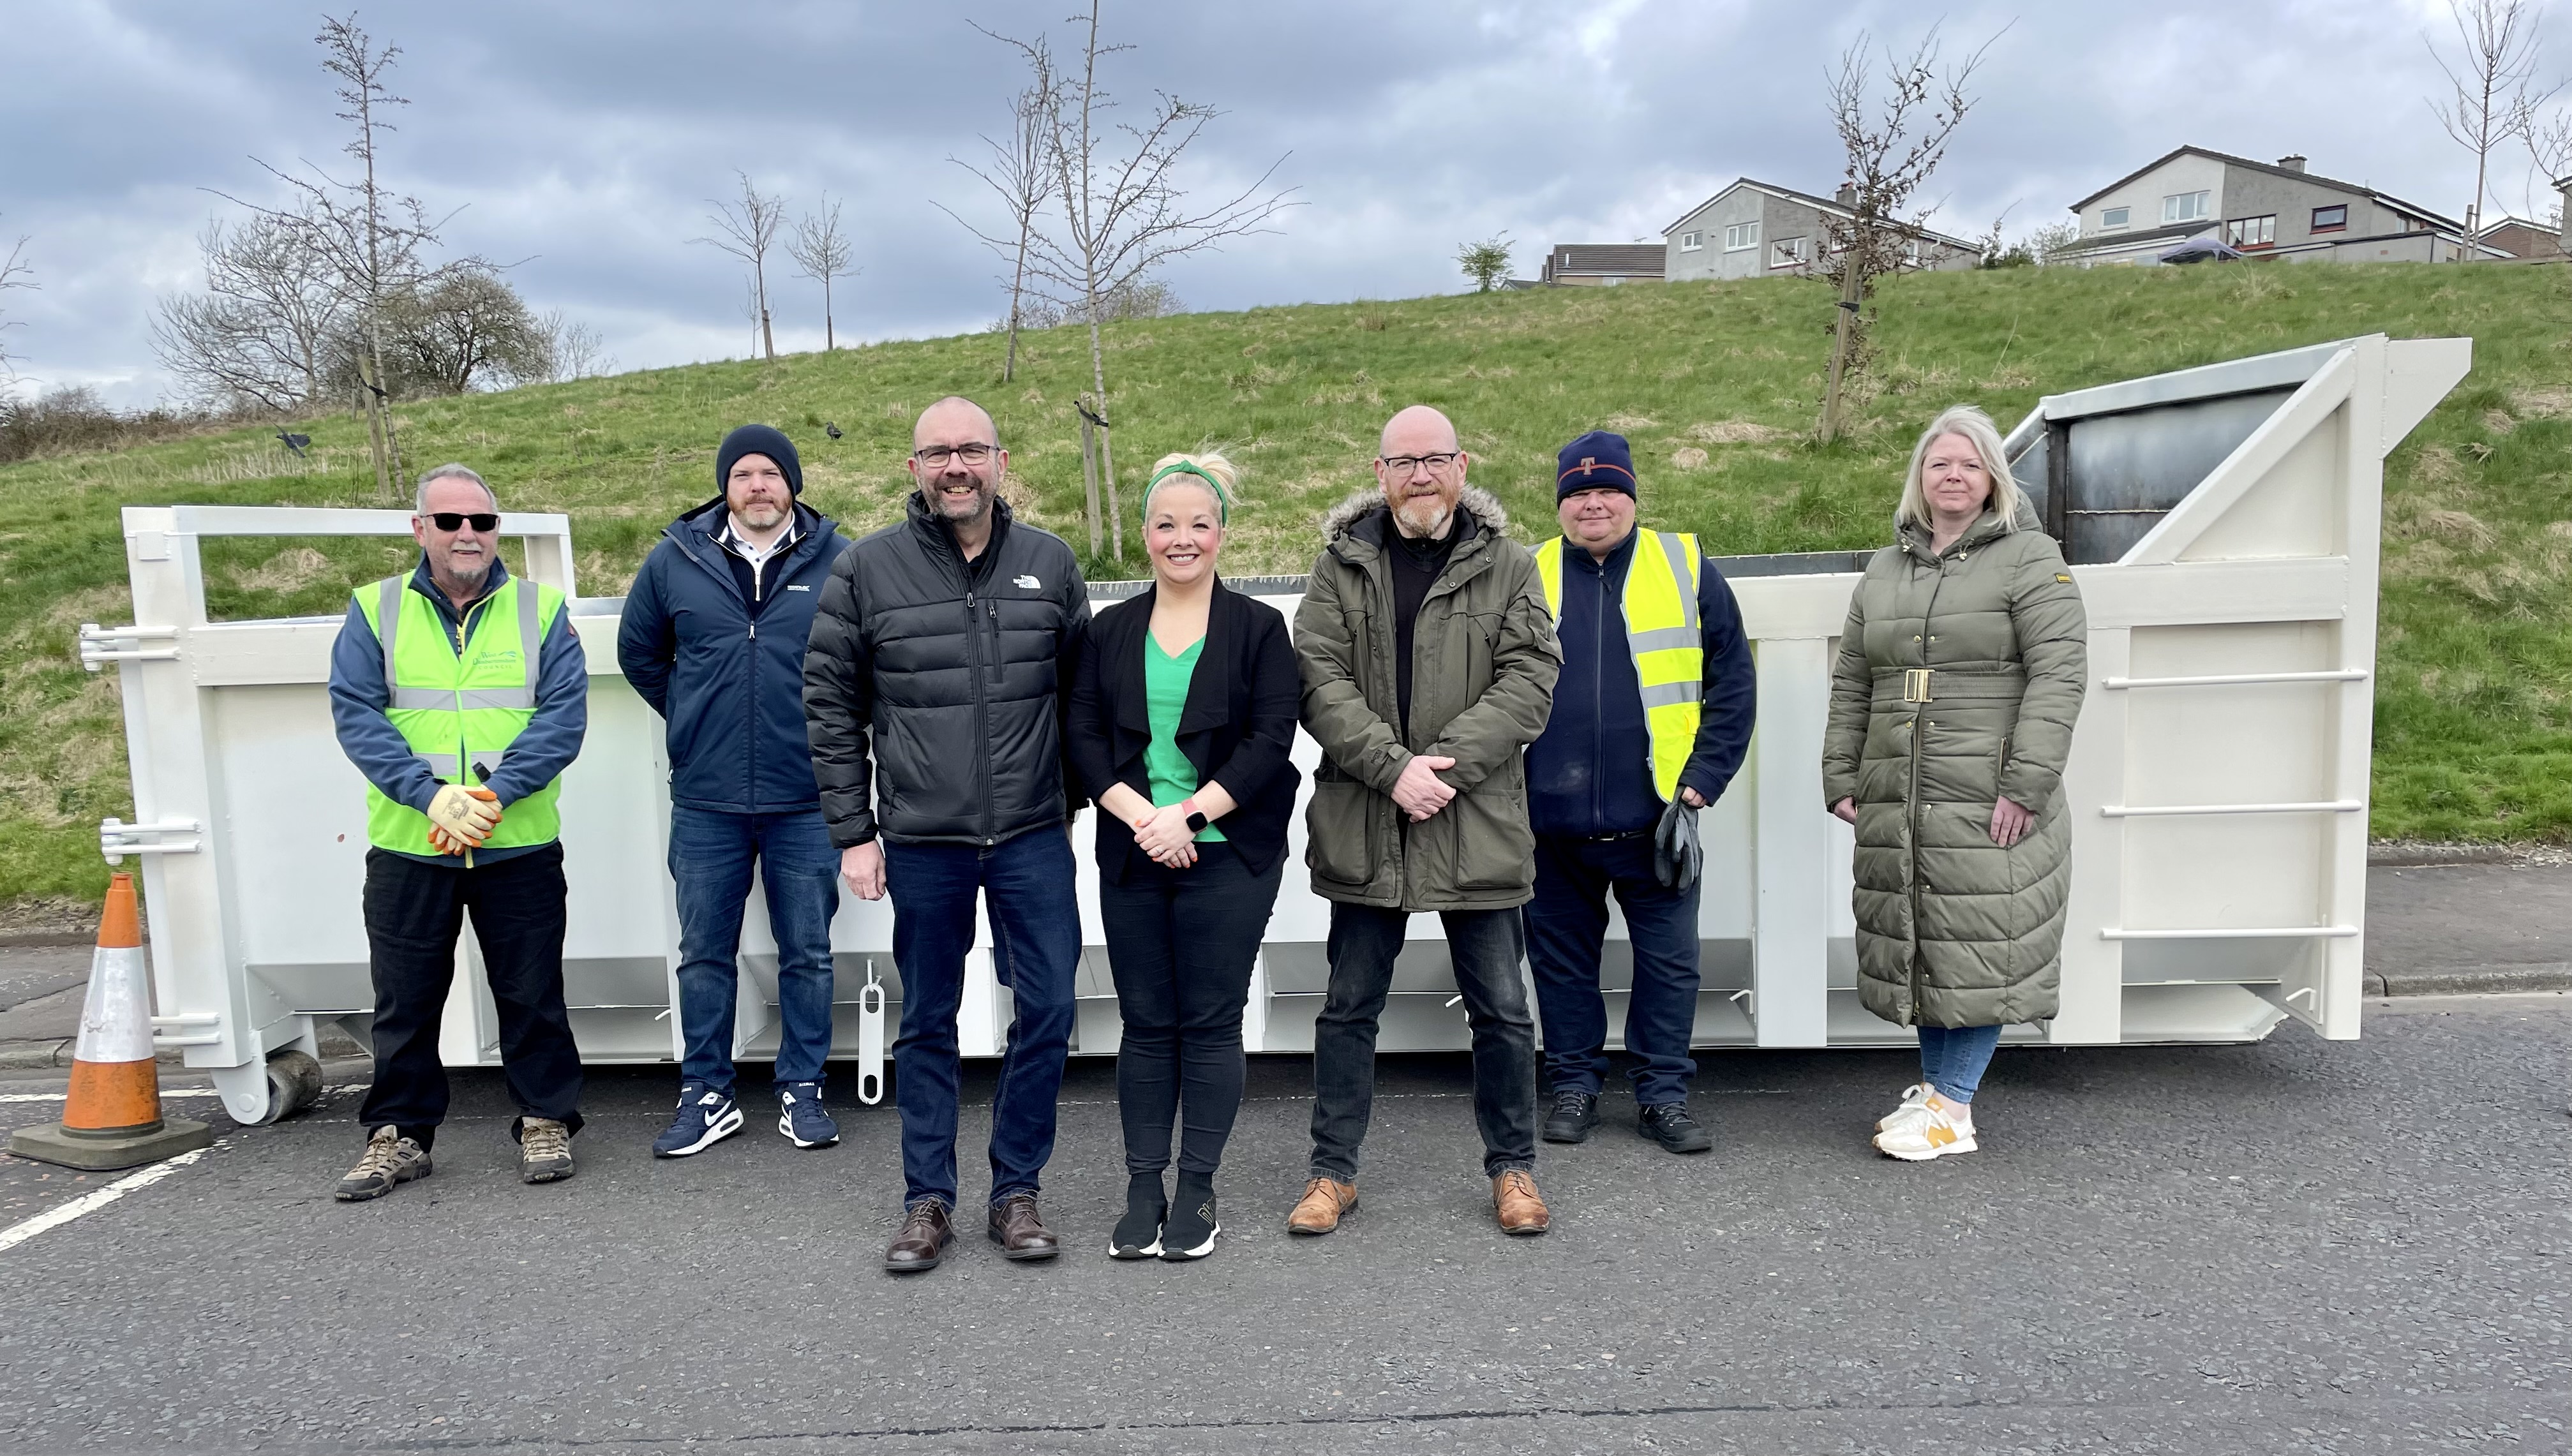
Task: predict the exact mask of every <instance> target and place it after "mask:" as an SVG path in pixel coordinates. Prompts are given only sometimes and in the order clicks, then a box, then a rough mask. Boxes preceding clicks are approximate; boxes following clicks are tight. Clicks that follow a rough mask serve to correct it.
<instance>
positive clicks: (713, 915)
mask: <svg viewBox="0 0 2572 1456" xmlns="http://www.w3.org/2000/svg"><path fill="white" fill-rule="evenodd" d="M715 484H716V486H717V487H718V489H719V491H720V493H719V494H718V495H717V496H716V497H715V498H714V499H713V500H710V501H708V502H706V503H705V504H704V505H702V506H699V507H697V508H696V509H695V510H692V511H690V512H688V513H687V514H686V515H684V516H681V517H680V518H679V519H678V520H676V521H673V522H671V523H670V527H669V529H668V530H667V531H665V532H664V533H663V534H662V539H661V541H660V543H659V544H658V545H656V546H654V547H653V548H652V554H651V556H650V557H648V558H647V559H646V560H645V561H644V563H643V570H642V571H641V572H640V573H638V574H637V575H636V576H635V578H634V585H633V587H632V589H631V590H630V591H629V592H628V593H627V595H626V598H625V614H624V621H623V623H622V626H621V627H620V629H619V631H618V633H617V641H616V656H617V660H618V662H619V663H620V664H622V665H623V667H624V670H625V680H626V681H627V682H628V683H631V684H632V685H633V686H634V691H635V692H636V693H638V694H640V695H642V698H643V701H644V702H646V703H648V704H650V705H652V710H653V711H654V712H655V713H658V714H660V715H661V717H662V718H663V719H664V720H665V721H666V722H667V723H668V726H669V727H668V741H669V752H670V877H671V878H672V879H673V880H675V881H676V882H677V884H678V889H679V1007H678V1012H679V1027H680V1033H681V1036H682V1039H683V1041H684V1043H685V1050H684V1052H683V1053H682V1056H681V1061H680V1069H679V1079H680V1082H679V1110H678V1114H677V1116H676V1117H675V1118H674V1119H673V1120H672V1122H671V1124H670V1126H669V1129H668V1130H667V1131H665V1132H663V1133H662V1134H661V1136H660V1137H659V1138H658V1139H656V1140H655V1141H654V1142H653V1144H652V1153H653V1156H655V1157H659V1158H685V1157H688V1156H689V1155H691V1154H694V1153H700V1152H703V1151H704V1150H706V1149H707V1148H709V1147H712V1146H713V1145H714V1144H716V1143H718V1142H720V1141H722V1140H723V1139H725V1138H728V1137H730V1136H732V1135H733V1134H734V1133H737V1132H739V1131H741V1129H742V1126H743V1123H744V1122H745V1118H744V1115H743V1112H742V1109H741V1105H740V1103H739V1102H738V1101H737V1100H736V1098H735V1097H734V1089H733V1040H734V1038H733V1030H734V1026H733V1012H734V1006H735V999H736V997H737V996H738V994H739V992H738V986H739V980H740V972H739V968H738V965H737V963H736V960H735V955H736V952H737V950H738V947H739V945H740V943H741V918H742V906H743V901H744V900H745V899H747V898H748V896H749V894H750V879H751V869H752V866H753V865H759V866H761V868H762V873H761V874H760V876H759V878H760V881H761V883H762V884H763V885H765V886H766V888H767V892H768V925H769V929H770V930H771V931H772V932H773V933H774V934H775V936H776V939H777V1010H778V1018H779V1021H780V1022H781V1023H782V1030H781V1033H780V1036H779V1040H778V1047H777V1066H776V1080H777V1099H778V1117H777V1131H778V1132H779V1133H780V1134H782V1135H784V1136H785V1138H786V1139H787V1140H788V1141H790V1142H792V1143H793V1144H794V1145H795V1146H796V1147H798V1148H826V1147H829V1146H830V1145H832V1144H834V1143H836V1142H838V1141H839V1139H840V1133H839V1128H838V1127H837V1126H836V1125H835V1124H834V1123H833V1122H832V1121H831V1116H830V1114H829V1113H828V1112H826V1111H824V1109H823V1106H822V1061H823V1058H824V1057H826V1056H827V1055H829V1053H830V1050H831V979H832V978H831V917H832V914H833V912H835V911H836V910H838V909H839V904H840V894H839V883H838V871H839V862H840V854H839V850H838V849H836V848H834V847H833V846H832V844H831V834H830V829H829V827H828V826H827V825H826V824H825V823H824V821H823V818H822V797H821V790H820V788H819V786H818V785H817V784H816V782H815V780H814V777H813V755H812V750H811V747H810V746H809V745H808V744H807V742H806V741H805V736H804V639H805V637H806V636H807V635H808V634H809V633H810V632H811V631H812V626H813V611H814V607H815V604H817V603H818V602H820V601H821V592H822V583H823V582H824V581H826V580H828V579H829V577H830V575H831V566H832V564H833V563H834V562H836V561H838V560H839V557H840V553H841V552H842V551H844V550H846V549H847V547H848V542H846V541H845V540H843V539H841V537H840V535H839V533H838V530H837V527H836V525H835V523H833V522H832V521H831V520H829V519H828V518H827V517H824V516H822V515H819V514H817V513H816V512H815V511H814V510H813V509H812V508H811V507H809V506H806V505H804V504H803V503H802V502H801V501H800V500H799V499H798V497H799V496H801V495H802V494H803V491H804V465H803V462H802V461H801V460H800V459H798V458H797V457H796V454H795V446H794V444H793V442H791V441H789V440H788V439H787V438H786V436H785V435H784V434H783V433H781V432H779V431H778V430H777V429H775V428H773V427H771V426H769V425H743V426H742V427H741V428H739V429H737V430H734V431H733V432H732V433H731V434H728V435H726V436H724V440H723V444H722V446H721V447H720V448H718V449H717V450H716V451H715ZM745 695H747V696H748V698H749V702H747V703H745V702H743V701H742V700H743V697H744V696H745Z"/></svg>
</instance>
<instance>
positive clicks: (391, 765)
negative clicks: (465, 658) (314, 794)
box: [330, 555, 589, 869]
mask: <svg viewBox="0 0 2572 1456" xmlns="http://www.w3.org/2000/svg"><path fill="white" fill-rule="evenodd" d="M508 580H509V569H508V568H507V567H505V566H502V565H501V564H500V563H499V561H498V559H497V558H494V559H493V560H492V562H491V575H490V576H489V577H487V578H486V579H485V580H484V586H485V590H484V592H483V593H482V595H481V597H479V598H477V599H475V606H476V607H477V608H478V607H479V606H480V604H481V603H482V602H485V601H488V600H490V597H491V594H492V593H493V592H496V591H498V590H500V587H501V585H502V584H503V583H505V582H507V581H508ZM410 590H412V591H414V592H417V593H419V594H420V595H421V596H423V597H426V598H427V599H428V601H429V605H431V606H433V607H435V608H436V609H437V620H438V621H439V622H441V623H443V624H445V627H446V645H447V646H448V647H450V648H453V649H454V650H455V651H456V653H457V654H458V655H459V656H460V655H462V653H463V651H464V644H465V642H466V641H467V640H468V639H469V638H471V637H472V636H474V635H476V634H479V633H480V632H481V630H482V618H483V614H482V613H481V612H480V611H478V610H477V611H474V612H473V613H472V615H471V619H470V620H469V621H467V620H466V619H464V618H461V617H458V616H457V615H456V612H455V604H454V603H452V602H449V601H447V600H446V594H445V593H444V592H441V591H439V590H438V589H437V583H436V582H435V581H434V580H433V579H432V578H431V577H430V576H429V574H428V558H427V557H426V556H425V555H423V556H422V557H420V559H419V565H418V566H416V567H414V568H412V569H411V574H410ZM529 610H533V607H532V604H529ZM391 702H392V687H391V685H390V684H388V683H386V682H385V681H384V645H383V644H382V643H381V642H379V641H377V640H376V638H375V630H374V629H373V628H371V627H369V626H367V625H366V614H365V612H364V611H363V610H362V609H361V608H359V607H358V606H357V604H356V603H355V602H353V601H352V602H350V603H349V604H348V616H347V620H346V621H344V622H342V623H340V624H339V637H338V641H336V642H334V643H333V644H331V647H330V723H331V726H332V728H334V729H336V731H337V732H338V735H339V749H340V751H342V752H344V753H346V754H347V755H348V761H349V762H351V763H354V764H356V765H357V771H358V772H360V773H363V774H364V775H366V781H367V782H369V783H372V784H373V785H374V786H375V787H377V788H379V789H381V790H383V794H384V797H386V798H389V799H391V800H392V801H393V802H395V803H397V804H403V805H406V806H408V807H410V808H415V809H418V810H420V811H421V812H422V813H425V812H427V810H428V801H429V800H430V799H432V798H434V797H436V796H437V778H436V776H435V775H434V774H432V773H430V772H429V771H428V764H427V763H426V762H424V761H422V759H421V758H420V756H419V754H418V752H417V751H415V750H414V749H413V748H412V747H411V745H410V740H409V739H407V738H404V737H403V736H402V735H401V729H400V728H394V727H393V721H392V720H391V719H389V718H387V717H385V716H384V709H385V707H386V705H388V704H390V703H391ZM588 731H589V660H588V658H587V657H585V656H583V655H582V653H581V649H580V634H578V633H576V632H574V631H572V627H571V603H569V602H565V603H563V610H562V613H561V615H559V616H557V617H555V618H554V625H553V626H551V627H549V628H547V629H546V630H545V637H544V641H543V642H542V643H540V644H538V645H537V647H536V715H535V717H533V718H531V719H529V720H527V726H526V727H525V728H521V729H519V730H518V736H517V737H516V738H515V739H513V740H511V742H510V743H509V750H508V751H507V752H505V753H503V754H501V755H500V767H499V771H497V772H495V773H493V774H492V775H491V781H490V783H489V785H488V787H489V788H490V790H491V791H492V792H493V793H495V794H498V795H499V796H500V807H501V808H502V809H503V810H506V809H507V808H508V807H509V805H511V804H513V803H516V802H517V801H518V800H520V799H522V798H525V797H526V796H527V795H528V794H531V793H533V792H535V791H536V790H537V789H539V788H542V787H544V786H545V785H546V784H548V783H551V782H553V781H554V780H555V779H557V778H559V777H561V776H562V771H563V770H564V769H566V768H568V767H570V766H571V760H572V759H574V758H576V757H578V756H580V740H581V738H582V737H583V736H584V735H585V734H587V732H588ZM543 847H544V846H543V845H541V844H521V845H518V846H517V847H515V848H511V849H483V850H478V851H476V852H475V854H474V856H473V859H474V863H476V864H496V863H498V862H499V861H501V860H503V859H509V858H514V857H515V856H517V855H520V854H525V853H528V852H529V851H531V850H536V849H541V848H543ZM384 852H385V853H387V854H400V855H401V857H402V858H404V859H415V860H418V861H419V862H420V863H422V864H434V865H437V866H439V867H440V868H447V869H462V868H463V867H464V858H463V856H462V855H457V854H409V853H404V852H403V851H401V850H398V849H388V850H386V851H384Z"/></svg>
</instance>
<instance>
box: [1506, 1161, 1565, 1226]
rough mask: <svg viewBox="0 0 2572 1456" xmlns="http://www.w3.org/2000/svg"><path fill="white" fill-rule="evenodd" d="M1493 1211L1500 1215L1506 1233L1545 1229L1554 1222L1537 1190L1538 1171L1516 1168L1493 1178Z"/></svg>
mask: <svg viewBox="0 0 2572 1456" xmlns="http://www.w3.org/2000/svg"><path fill="white" fill-rule="evenodd" d="M1492 1211H1493V1212H1494V1213H1499V1214H1500V1215H1501V1231H1502V1232H1503V1233H1543V1232H1544V1231H1545V1230H1546V1229H1547V1228H1549V1227H1552V1226H1553V1224H1554V1215H1553V1214H1551V1213H1547V1212H1546V1211H1545V1200H1544V1199H1543V1198H1541V1197H1539V1196H1538V1194H1537V1191H1536V1175H1535V1174H1532V1173H1530V1172H1528V1171H1527V1170H1526V1169H1523V1168H1513V1169H1509V1170H1507V1171H1506V1172H1504V1173H1503V1174H1502V1175H1501V1176H1500V1177H1498V1178H1496V1179H1493V1180H1492Z"/></svg>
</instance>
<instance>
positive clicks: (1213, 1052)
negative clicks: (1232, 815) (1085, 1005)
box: [1098, 843, 1286, 1177]
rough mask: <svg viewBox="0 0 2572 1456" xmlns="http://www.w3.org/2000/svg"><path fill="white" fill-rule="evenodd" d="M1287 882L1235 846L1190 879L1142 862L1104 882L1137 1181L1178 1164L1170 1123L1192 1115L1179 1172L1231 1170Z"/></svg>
mask: <svg viewBox="0 0 2572 1456" xmlns="http://www.w3.org/2000/svg"><path fill="white" fill-rule="evenodd" d="M1285 873H1286V861H1285V860H1283V859H1282V858H1281V859H1280V860H1278V862H1277V863H1275V864H1272V865H1270V866H1269V867H1268V872H1267V873H1266V874H1252V873H1251V872H1250V866H1249V865H1247V864H1245V863H1243V862H1242V858H1241V855H1240V854H1239V853H1237V852H1235V851H1234V849H1233V847H1232V846H1231V845H1229V844H1212V843H1208V844H1199V845H1198V846H1197V862H1196V863H1195V864H1193V865H1191V866H1189V867H1188V868H1186V869H1164V868H1162V867H1161V866H1159V865H1157V864H1153V863H1151V862H1150V861H1148V860H1137V861H1136V862H1135V863H1134V865H1133V866H1132V868H1131V869H1129V870H1128V871H1127V874H1126V880H1125V883H1123V884H1121V885H1120V884H1110V883H1108V882H1107V881H1106V879H1105V877H1104V876H1101V877H1100V882H1099V886H1098V919H1099V922H1100V924H1102V925H1103V926H1104V927H1105V928H1106V931H1107V962H1108V965H1109V967H1110V969H1111V970H1112V971H1113V972H1114V974H1115V977H1116V1010H1117V1013H1118V1014H1119V1015H1120V1016H1122V1017H1123V1018H1124V1022H1125V1038H1124V1041H1123V1043H1122V1044H1121V1045H1119V1046H1118V1047H1117V1049H1116V1110H1117V1113H1118V1114H1119V1116H1121V1117H1122V1118H1123V1120H1124V1123H1125V1171H1126V1172H1127V1173H1154V1174H1156V1173H1159V1172H1160V1171H1161V1170H1162V1169H1164V1168H1167V1167H1169V1166H1170V1123H1171V1121H1172V1120H1173V1119H1174V1118H1177V1117H1178V1116H1180V1114H1181V1111H1182V1110H1183V1109H1184V1111H1185V1117H1186V1120H1185V1122H1184V1123H1183V1124H1182V1125H1181V1128H1180V1135H1179V1172H1181V1173H1195V1174H1204V1175H1207V1176H1209V1177H1211V1176H1212V1175H1213V1173H1214V1171H1215V1168H1216V1166H1217V1165H1218V1164H1220V1163H1221V1162H1222V1161H1223V1144H1224V1140H1225V1139H1227V1138H1229V1137H1231V1136H1232V1120H1233V1117H1234V1116H1235V1115H1236V1114H1238V1113H1239V1112H1240V1111H1241V1082H1242V1055H1241V1011H1242V1007H1243V1006H1244V1005H1245V1004H1246V1003H1247V1002H1248V1000H1249V997H1250V966H1251V962H1253V961H1255V960H1257V959H1258V958H1259V942H1260V940H1261V939H1262V938H1263V937H1264V936H1265V935H1266V934H1267V933H1268V912H1269V910H1270V909H1271V908H1272V907H1274V906H1275V905H1276V903H1277V886H1278V883H1279V881H1280V880H1282V879H1283V878H1284V877H1285Z"/></svg>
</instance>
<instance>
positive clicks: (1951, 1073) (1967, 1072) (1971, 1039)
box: [1920, 1025, 2001, 1103]
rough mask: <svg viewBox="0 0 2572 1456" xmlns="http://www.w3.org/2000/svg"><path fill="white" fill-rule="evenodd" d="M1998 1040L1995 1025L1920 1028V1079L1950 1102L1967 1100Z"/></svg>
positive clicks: (1998, 1043) (1987, 1063)
mask: <svg viewBox="0 0 2572 1456" xmlns="http://www.w3.org/2000/svg"><path fill="white" fill-rule="evenodd" d="M2000 1044H2001V1029H2000V1028H1999V1027H1996V1026H1927V1025H1923V1026H1922V1027H1921V1028H1920V1080H1921V1081H1923V1082H1926V1083H1928V1084H1929V1085H1930V1086H1931V1087H1934V1088H1936V1089H1937V1090H1938V1095H1939V1096H1940V1097H1943V1098H1945V1099H1947V1100H1948V1101H1949V1102H1965V1103H1970V1102H1972V1101H1973V1100H1974V1092H1975V1090H1976V1089H1978V1088H1980V1087H1981V1086H1982V1085H1983V1070H1984V1069H1985V1068H1987V1067H1989V1066H1991V1065H1992V1053H1993V1051H1994V1050H1996V1049H1997V1048H1998V1047H1999V1046H2000Z"/></svg>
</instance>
